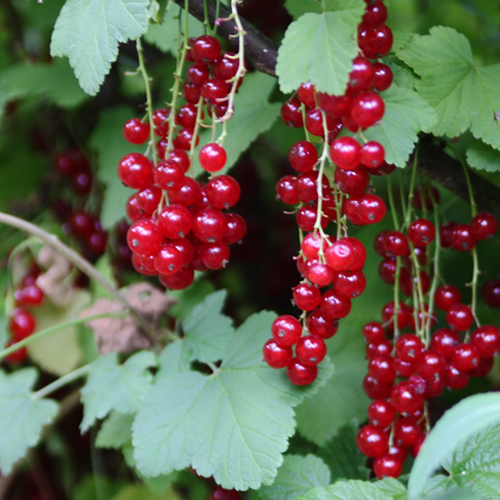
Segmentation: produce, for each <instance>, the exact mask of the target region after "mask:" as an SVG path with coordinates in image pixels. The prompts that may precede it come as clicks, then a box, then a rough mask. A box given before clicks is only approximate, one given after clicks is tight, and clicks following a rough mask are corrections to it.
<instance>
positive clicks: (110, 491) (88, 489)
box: [72, 474, 126, 500]
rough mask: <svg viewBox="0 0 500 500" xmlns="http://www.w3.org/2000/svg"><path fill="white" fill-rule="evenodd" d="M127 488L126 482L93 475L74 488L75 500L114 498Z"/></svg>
mask: <svg viewBox="0 0 500 500" xmlns="http://www.w3.org/2000/svg"><path fill="white" fill-rule="evenodd" d="M125 486H126V483H125V482H124V481H119V480H116V479H115V480H112V479H110V478H107V477H106V476H101V475H99V474H92V475H91V476H87V477H85V478H84V479H82V480H81V481H80V482H79V483H78V484H77V485H76V486H75V487H74V488H73V492H72V493H73V500H102V499H104V498H113V496H114V495H116V494H117V493H118V492H119V491H120V490H121V489H122V488H124V487H125Z"/></svg>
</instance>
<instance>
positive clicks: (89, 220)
mask: <svg viewBox="0 0 500 500" xmlns="http://www.w3.org/2000/svg"><path fill="white" fill-rule="evenodd" d="M137 201H139V200H137ZM69 223H70V226H71V233H72V234H73V235H74V236H76V237H77V238H87V237H88V236H90V234H91V233H92V231H93V230H94V217H92V215H90V214H89V213H87V212H84V211H83V210H77V211H75V212H74V213H73V214H72V215H71V217H70V219H69Z"/></svg>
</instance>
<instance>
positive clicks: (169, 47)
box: [144, 4, 204, 55]
mask: <svg viewBox="0 0 500 500" xmlns="http://www.w3.org/2000/svg"><path fill="white" fill-rule="evenodd" d="M183 11H184V9H182V8H181V7H180V6H179V5H175V4H172V5H171V6H170V7H169V8H168V10H167V12H166V13H165V17H164V18H163V22H162V23H161V24H155V23H154V24H150V26H149V28H148V31H147V32H146V34H145V35H144V39H145V40H146V42H148V43H150V44H151V45H155V46H156V47H157V48H159V49H160V50H161V51H162V52H170V53H171V54H173V55H176V54H177V52H178V50H179V47H180V46H181V44H182V42H183V41H184V35H183V34H182V33H181V32H180V30H179V25H180V23H179V16H180V15H181V12H183ZM181 23H182V27H183V28H184V17H183V18H182V20H181ZM188 23H189V24H188V33H189V36H190V37H195V38H196V37H198V36H200V35H203V34H204V29H203V24H202V23H201V22H200V21H198V19H196V18H195V17H193V16H191V15H190V16H189V21H188Z"/></svg>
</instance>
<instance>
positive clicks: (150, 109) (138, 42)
mask: <svg viewBox="0 0 500 500" xmlns="http://www.w3.org/2000/svg"><path fill="white" fill-rule="evenodd" d="M136 46H137V57H138V59H139V71H140V72H141V75H142V79H143V80H144V88H145V89H146V112H147V115H148V121H149V130H150V132H149V134H150V137H149V142H148V149H149V148H151V151H152V153H153V164H154V166H155V167H156V165H157V164H158V154H157V152H156V148H155V124H154V121H153V98H152V94H151V77H150V76H149V75H148V72H147V69H146V64H145V63H144V54H143V50H142V43H141V39H140V38H137V40H136Z"/></svg>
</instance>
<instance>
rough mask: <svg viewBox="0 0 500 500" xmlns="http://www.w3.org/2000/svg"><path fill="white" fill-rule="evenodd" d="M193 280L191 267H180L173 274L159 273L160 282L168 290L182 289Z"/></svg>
mask: <svg viewBox="0 0 500 500" xmlns="http://www.w3.org/2000/svg"><path fill="white" fill-rule="evenodd" d="M193 280H194V271H193V268H192V267H188V266H186V267H181V269H179V271H177V272H176V273H175V274H160V283H161V284H162V285H163V286H164V287H166V288H168V289H170V290H184V289H185V288H187V287H188V286H189V285H191V283H192V282H193Z"/></svg>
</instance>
